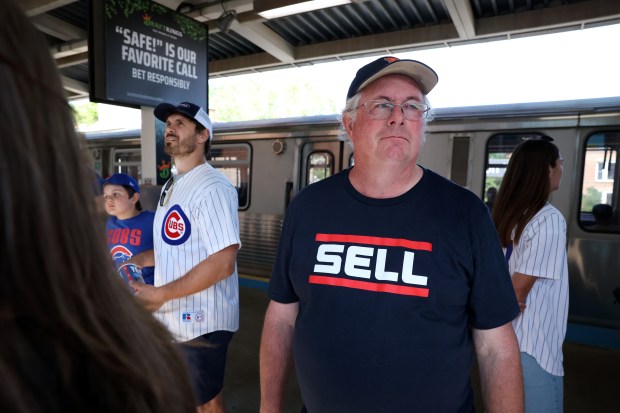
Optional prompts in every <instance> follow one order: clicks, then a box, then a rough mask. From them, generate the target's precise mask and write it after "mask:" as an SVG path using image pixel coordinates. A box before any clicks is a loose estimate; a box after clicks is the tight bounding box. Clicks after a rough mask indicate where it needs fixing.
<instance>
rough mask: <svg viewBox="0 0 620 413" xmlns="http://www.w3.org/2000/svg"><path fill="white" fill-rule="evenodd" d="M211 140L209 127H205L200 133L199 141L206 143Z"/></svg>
mask: <svg viewBox="0 0 620 413" xmlns="http://www.w3.org/2000/svg"><path fill="white" fill-rule="evenodd" d="M208 141H209V129H205V130H203V131H202V132H200V133H199V134H198V142H199V143H205V142H208Z"/></svg>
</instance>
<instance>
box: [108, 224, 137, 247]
mask: <svg viewBox="0 0 620 413" xmlns="http://www.w3.org/2000/svg"><path fill="white" fill-rule="evenodd" d="M141 239H142V230H141V229H139V228H134V229H129V228H114V229H110V230H109V231H108V244H130V245H135V246H139V245H141Z"/></svg>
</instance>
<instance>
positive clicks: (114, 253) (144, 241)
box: [106, 211, 155, 285]
mask: <svg viewBox="0 0 620 413" xmlns="http://www.w3.org/2000/svg"><path fill="white" fill-rule="evenodd" d="M154 218H155V213H154V212H152V211H142V212H141V213H140V214H138V215H136V216H135V217H133V218H129V219H118V218H116V217H114V216H111V217H109V218H108V220H107V222H106V234H107V238H108V250H109V251H110V256H111V257H112V260H113V261H114V264H115V266H116V268H117V269H118V268H119V267H120V265H121V264H122V263H123V262H125V261H127V260H128V259H130V258H131V257H133V256H134V255H136V254H139V253H141V252H143V251H147V250H152V249H153V219H154ZM154 272H155V267H143V268H142V278H144V282H145V283H147V284H151V285H152V284H153V278H154Z"/></svg>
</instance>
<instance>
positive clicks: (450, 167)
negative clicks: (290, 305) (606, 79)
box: [86, 98, 620, 348]
mask: <svg viewBox="0 0 620 413" xmlns="http://www.w3.org/2000/svg"><path fill="white" fill-rule="evenodd" d="M139 135H140V131H118V132H114V134H110V133H89V134H86V139H87V143H88V147H89V149H90V150H91V154H92V155H93V159H95V161H94V162H96V163H95V169H97V170H99V171H100V172H101V174H102V175H104V176H105V175H108V174H111V173H113V172H119V171H121V172H126V173H130V174H132V175H134V176H136V177H138V178H140V176H141V173H140V171H141V164H140V136H139ZM541 135H548V136H551V137H552V138H553V139H554V143H555V144H557V146H558V147H559V149H560V152H561V154H562V156H563V158H564V177H563V180H562V185H561V187H560V189H559V190H557V191H556V192H554V193H553V195H552V198H551V202H552V203H553V204H554V205H555V206H556V207H557V208H558V209H559V210H560V211H561V212H562V213H563V215H564V217H565V218H566V222H567V225H568V245H567V248H568V253H569V277H570V305H569V330H568V333H567V340H569V341H573V342H582V343H586V344H593V345H598V346H603V347H612V348H620V339H619V335H618V332H619V331H620V304H619V301H620V211H618V207H619V204H620V196H619V194H620V170H619V169H618V168H617V167H616V161H617V156H618V151H619V150H620V99H615V98H602V99H589V100H579V101H562V102H543V103H533V104H510V105H494V106H478V107H464V108H443V109H442V108H440V109H438V110H436V112H435V114H434V119H433V120H432V121H431V122H430V123H429V125H428V127H427V133H426V143H425V145H424V148H423V151H422V153H421V156H420V158H419V161H418V162H419V164H420V165H422V166H424V167H426V168H429V169H432V170H433V171H435V172H437V173H439V174H441V175H443V176H445V177H447V178H449V179H451V180H452V181H454V182H455V183H457V184H459V185H462V186H464V187H466V188H468V189H470V190H471V191H473V192H474V193H476V194H477V195H478V196H480V197H481V198H483V199H484V198H485V194H486V193H487V191H488V190H489V188H491V187H495V188H496V189H498V188H499V184H500V183H501V179H502V177H503V174H504V171H505V169H506V165H507V163H508V160H509V158H510V155H511V153H512V151H513V150H514V148H515V147H516V146H517V145H518V143H519V142H521V141H522V140H524V139H530V138H536V137H539V136H541ZM339 136H340V129H339V121H338V117H337V116H335V115H333V116H313V117H302V118H289V119H278V120H263V121H249V122H232V123H216V124H215V125H214V142H213V146H212V149H211V154H210V159H209V162H210V163H211V164H212V165H213V166H214V167H216V168H218V169H219V170H220V171H222V172H223V173H224V174H225V175H226V176H227V177H228V178H229V179H230V181H231V182H232V183H233V185H235V187H236V188H237V190H238V193H239V220H240V230H241V240H242V243H243V247H242V248H241V250H240V251H239V255H238V265H239V273H240V274H241V276H242V282H245V283H252V282H255V283H260V284H262V285H264V284H265V283H264V281H265V280H266V279H267V278H268V277H269V275H270V272H271V267H272V264H273V261H274V258H275V253H276V247H277V243H278V239H279V236H280V228H281V224H282V219H283V217H284V214H285V211H286V208H287V205H288V204H289V202H290V200H291V199H292V198H293V197H294V196H295V195H296V194H297V193H298V192H299V191H301V190H303V188H304V187H306V186H308V185H311V184H312V183H314V182H316V181H318V180H320V179H323V178H325V177H327V176H330V175H333V174H335V173H337V172H339V171H341V170H343V169H345V168H348V167H350V166H351V165H353V164H354V154H353V149H352V148H351V146H350V145H349V144H348V143H347V142H344V141H342V140H340V139H339ZM155 190H156V191H157V190H158V188H155ZM155 199H156V198H155ZM334 207H337V206H336V205H335V206H334ZM151 208H155V204H152V205H151Z"/></svg>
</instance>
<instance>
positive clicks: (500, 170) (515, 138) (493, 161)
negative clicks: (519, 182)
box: [482, 133, 540, 208]
mask: <svg viewBox="0 0 620 413" xmlns="http://www.w3.org/2000/svg"><path fill="white" fill-rule="evenodd" d="M538 136H540V133H531V134H529V133H526V134H524V133H501V134H497V135H493V136H491V138H490V139H489V140H488V142H487V155H486V165H485V172H484V188H483V190H482V199H483V200H484V201H485V203H486V204H487V206H488V207H489V208H493V202H494V201H495V195H496V194H497V190H498V189H499V186H500V185H501V183H502V178H503V177H504V174H505V173H506V168H507V167H508V161H509V160H510V156H511V155H512V153H513V152H514V150H515V148H516V147H517V145H519V144H520V143H521V142H523V141H524V140H525V139H532V138H535V137H538Z"/></svg>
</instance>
